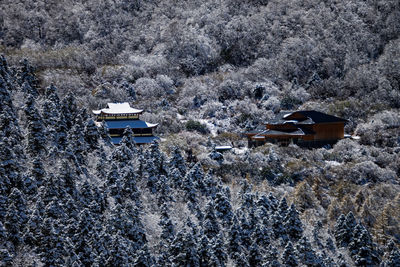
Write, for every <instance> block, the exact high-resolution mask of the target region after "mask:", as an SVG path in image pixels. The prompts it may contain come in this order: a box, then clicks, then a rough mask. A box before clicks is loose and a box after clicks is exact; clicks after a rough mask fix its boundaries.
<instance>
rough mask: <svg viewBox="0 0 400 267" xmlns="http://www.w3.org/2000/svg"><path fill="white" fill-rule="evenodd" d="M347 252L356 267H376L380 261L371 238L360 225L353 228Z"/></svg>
mask: <svg viewBox="0 0 400 267" xmlns="http://www.w3.org/2000/svg"><path fill="white" fill-rule="evenodd" d="M349 250H350V254H351V256H352V258H353V259H354V262H355V264H356V265H357V266H376V265H377V264H378V263H379V261H380V259H379V254H378V253H377V251H376V250H375V245H374V244H373V242H372V237H371V236H370V234H369V233H368V231H367V229H365V228H364V226H363V225H361V224H357V225H356V226H355V227H354V231H353V238H352V240H351V242H350V244H349Z"/></svg>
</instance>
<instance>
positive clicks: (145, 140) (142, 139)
mask: <svg viewBox="0 0 400 267" xmlns="http://www.w3.org/2000/svg"><path fill="white" fill-rule="evenodd" d="M158 139H160V138H159V137H157V136H135V137H133V140H134V141H135V142H136V144H149V143H152V142H154V141H155V140H158ZM121 140H122V137H111V141H112V142H113V144H115V145H117V144H119V142H121Z"/></svg>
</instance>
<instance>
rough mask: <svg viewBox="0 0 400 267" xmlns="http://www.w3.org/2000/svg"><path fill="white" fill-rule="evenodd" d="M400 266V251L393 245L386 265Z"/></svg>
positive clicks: (389, 266)
mask: <svg viewBox="0 0 400 267" xmlns="http://www.w3.org/2000/svg"><path fill="white" fill-rule="evenodd" d="M396 266H400V251H399V249H398V248H397V247H396V246H394V245H393V247H392V249H391V251H390V254H389V257H388V258H387V260H386V263H385V267H396Z"/></svg>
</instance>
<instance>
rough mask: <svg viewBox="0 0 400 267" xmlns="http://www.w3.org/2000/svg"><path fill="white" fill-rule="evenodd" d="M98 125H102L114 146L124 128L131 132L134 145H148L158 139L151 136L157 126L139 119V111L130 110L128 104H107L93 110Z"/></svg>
mask: <svg viewBox="0 0 400 267" xmlns="http://www.w3.org/2000/svg"><path fill="white" fill-rule="evenodd" d="M93 113H94V114H95V115H96V121H97V123H98V124H101V123H104V125H105V127H106V128H107V129H108V133H109V134H110V136H111V140H112V142H113V143H114V144H119V142H120V141H121V139H122V136H123V133H124V131H125V128H126V127H128V126H129V127H130V128H131V129H132V132H133V136H134V137H133V139H134V141H135V142H136V144H148V143H152V142H154V141H155V140H157V139H159V138H158V137H156V136H154V135H153V129H154V128H156V127H157V125H158V124H153V123H148V122H145V121H142V120H140V119H139V115H140V114H142V113H143V110H141V109H135V108H131V106H130V105H129V103H127V102H125V103H108V104H107V108H103V109H100V110H93Z"/></svg>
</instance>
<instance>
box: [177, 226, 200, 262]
mask: <svg viewBox="0 0 400 267" xmlns="http://www.w3.org/2000/svg"><path fill="white" fill-rule="evenodd" d="M170 255H171V261H172V266H199V265H200V259H199V255H198V252H197V246H196V240H195V238H194V236H193V235H192V234H191V233H190V232H187V231H186V230H183V231H179V232H178V233H177V235H176V236H175V239H174V240H173V241H172V243H171V246H170Z"/></svg>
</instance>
